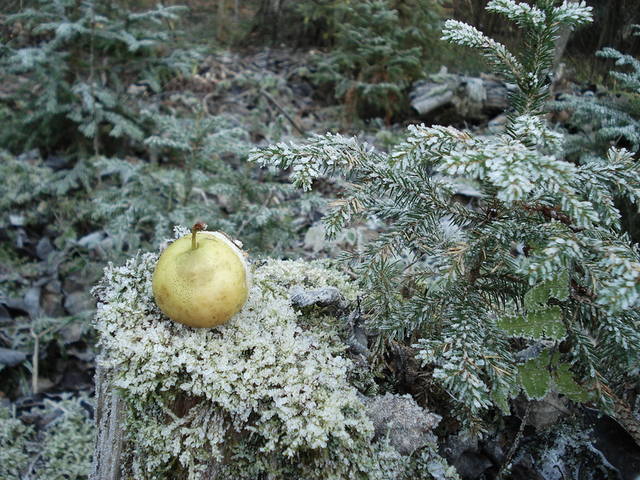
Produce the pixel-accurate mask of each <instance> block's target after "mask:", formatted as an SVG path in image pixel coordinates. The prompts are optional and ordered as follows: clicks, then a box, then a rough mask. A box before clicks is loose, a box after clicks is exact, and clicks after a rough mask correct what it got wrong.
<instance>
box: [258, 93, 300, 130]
mask: <svg viewBox="0 0 640 480" xmlns="http://www.w3.org/2000/svg"><path fill="white" fill-rule="evenodd" d="M260 93H261V94H262V95H263V96H264V98H266V99H267V100H269V102H271V104H272V105H273V106H274V107H276V108H277V109H278V111H279V112H280V113H281V114H282V115H284V116H285V118H286V119H287V120H289V122H290V123H291V125H293V128H295V129H296V130H297V131H298V132H300V134H301V135H305V134H306V133H305V131H304V130H303V129H302V127H301V126H300V125H298V123H297V122H296V121H295V120H294V119H293V118H291V116H290V115H289V114H288V113H287V112H286V111H285V110H284V108H282V107H281V106H280V105H279V104H278V102H276V100H275V99H274V98H273V97H272V96H271V95H270V94H269V93H267V92H266V91H264V90H262V89H260Z"/></svg>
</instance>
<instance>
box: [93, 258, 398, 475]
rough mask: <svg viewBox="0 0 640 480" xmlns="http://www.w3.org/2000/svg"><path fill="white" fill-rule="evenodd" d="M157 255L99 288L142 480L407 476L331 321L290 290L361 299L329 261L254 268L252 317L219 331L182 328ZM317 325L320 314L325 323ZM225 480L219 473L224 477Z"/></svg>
mask: <svg viewBox="0 0 640 480" xmlns="http://www.w3.org/2000/svg"><path fill="white" fill-rule="evenodd" d="M156 261H157V255H156V254H151V253H147V254H140V255H138V256H136V257H135V258H133V259H131V260H130V261H129V262H128V263H127V264H126V265H124V266H121V267H114V266H110V267H108V268H107V269H106V271H105V276H104V279H103V281H102V282H101V284H100V285H99V286H98V287H97V288H96V290H95V293H96V295H97V296H98V299H99V304H98V312H97V315H96V322H95V325H96V328H97V329H98V331H99V333H100V345H101V347H102V352H103V353H102V355H101V357H100V360H99V361H100V364H101V366H102V367H103V368H106V369H108V370H109V371H110V375H111V377H112V382H113V385H114V386H115V387H116V388H117V390H118V392H119V393H120V395H121V396H122V398H124V400H125V402H126V412H125V423H126V425H125V428H126V432H125V440H126V447H125V457H126V461H125V467H124V468H125V470H128V472H126V473H130V474H131V475H133V476H134V477H135V478H140V479H142V478H154V479H158V478H189V479H196V478H201V477H202V476H203V475H205V474H206V475H207V476H208V477H209V478H213V476H215V478H234V479H235V478H247V479H249V478H251V479H254V478H258V477H259V476H260V475H264V474H269V475H271V477H270V478H304V479H339V478H362V479H387V478H388V479H391V478H399V475H400V474H401V472H402V470H403V469H404V466H403V461H402V458H403V457H401V455H399V454H398V453H397V452H395V450H393V449H392V448H391V447H390V446H389V445H388V443H387V442H386V440H382V441H380V442H377V443H376V442H373V433H374V432H373V426H372V423H371V421H370V420H369V418H368V417H367V415H366V410H365V408H364V405H363V404H362V402H361V401H360V399H359V397H358V392H357V390H356V388H355V387H353V386H352V385H350V384H349V381H348V373H349V371H350V370H351V369H352V363H351V361H350V360H349V359H347V358H346V357H344V356H343V355H341V352H343V351H344V345H343V344H341V343H340V342H339V341H336V340H338V338H337V337H336V336H331V335H323V334H321V333H319V329H318V320H322V318H323V317H322V314H321V313H318V312H313V311H311V312H307V311H305V313H304V315H303V314H302V313H301V312H300V311H296V310H295V309H294V308H293V307H292V303H291V300H290V290H291V288H292V287H296V288H297V289H299V288H300V287H302V288H304V289H316V288H322V287H336V288H338V289H339V290H340V292H341V293H342V294H343V295H344V296H345V297H346V299H347V300H354V299H355V297H356V295H357V291H356V289H355V287H354V286H353V285H352V284H351V283H350V282H349V281H348V279H347V277H345V276H344V275H342V274H340V273H338V272H336V271H333V270H331V269H327V268H326V267H325V266H323V264H321V263H308V262H301V261H297V262H296V261H276V260H271V261H267V262H265V263H263V264H260V265H257V266H254V269H253V270H254V271H253V285H252V288H251V291H250V294H249V299H248V301H247V303H246V304H245V305H244V307H243V309H242V310H241V312H240V313H239V314H238V315H236V316H235V317H234V318H233V319H231V321H229V322H228V323H227V324H225V325H222V326H220V327H218V328H215V329H193V328H189V327H186V326H183V325H181V324H178V323H175V322H173V321H171V320H170V319H168V318H167V317H165V316H164V315H163V314H162V313H161V312H160V311H159V310H158V308H157V307H156V305H155V303H154V301H153V297H152V290H151V277H152V272H153V269H154V266H155V263H156ZM314 315H315V319H314V318H310V317H314ZM213 472H215V473H213Z"/></svg>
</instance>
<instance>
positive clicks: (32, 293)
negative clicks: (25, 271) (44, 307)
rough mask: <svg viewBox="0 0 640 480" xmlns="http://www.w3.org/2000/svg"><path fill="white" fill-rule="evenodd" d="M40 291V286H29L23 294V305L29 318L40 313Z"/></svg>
mask: <svg viewBox="0 0 640 480" xmlns="http://www.w3.org/2000/svg"><path fill="white" fill-rule="evenodd" d="M41 293H42V289H41V288H40V287H31V288H28V289H27V291H26V292H25V294H24V305H25V307H26V308H27V312H29V315H30V316H31V318H36V317H38V316H39V314H40V295H41Z"/></svg>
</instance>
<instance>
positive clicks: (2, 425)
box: [0, 395, 95, 480]
mask: <svg viewBox="0 0 640 480" xmlns="http://www.w3.org/2000/svg"><path fill="white" fill-rule="evenodd" d="M83 404H84V405H89V404H90V401H89V399H88V398H87V397H86V396H84V395H81V396H78V397H75V398H72V397H70V396H68V395H65V396H63V398H62V399H61V400H59V401H53V400H49V399H46V400H45V404H44V407H43V408H42V407H34V408H33V409H31V410H30V412H28V413H29V414H30V415H37V416H39V417H40V418H49V419H50V421H49V423H47V424H46V426H45V427H44V428H43V429H42V430H40V431H38V430H37V429H36V428H34V427H33V426H28V425H25V424H24V423H23V422H22V421H21V420H20V419H19V418H16V417H14V416H13V415H12V413H11V411H10V410H9V409H7V408H0V478H2V479H3V480H4V479H6V480H19V479H22V478H32V479H34V480H84V479H86V478H88V475H89V470H90V467H91V456H92V452H93V450H92V448H90V445H91V444H92V442H93V439H94V434H95V427H94V424H93V421H92V420H91V419H90V418H89V413H88V411H87V410H86V409H85V408H84V407H83Z"/></svg>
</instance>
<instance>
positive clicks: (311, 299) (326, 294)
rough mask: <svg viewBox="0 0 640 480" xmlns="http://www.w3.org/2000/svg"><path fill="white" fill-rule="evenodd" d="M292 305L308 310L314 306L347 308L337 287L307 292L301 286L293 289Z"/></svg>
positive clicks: (291, 294)
mask: <svg viewBox="0 0 640 480" xmlns="http://www.w3.org/2000/svg"><path fill="white" fill-rule="evenodd" d="M289 294H290V296H291V304H292V305H293V306H294V307H297V308H306V307H310V306H312V305H315V306H318V307H337V308H344V307H346V301H345V299H344V297H343V296H342V294H341V293H340V290H338V289H337V288H335V287H324V288H318V289H315V290H305V289H304V288H302V287H301V286H299V285H296V286H294V287H292V288H291V290H290V292H289Z"/></svg>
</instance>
